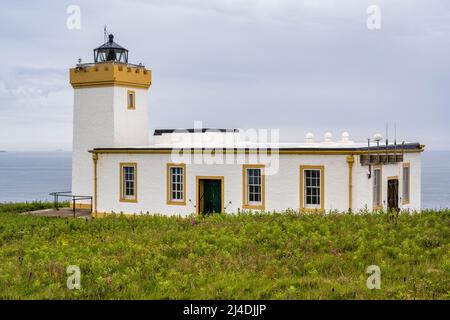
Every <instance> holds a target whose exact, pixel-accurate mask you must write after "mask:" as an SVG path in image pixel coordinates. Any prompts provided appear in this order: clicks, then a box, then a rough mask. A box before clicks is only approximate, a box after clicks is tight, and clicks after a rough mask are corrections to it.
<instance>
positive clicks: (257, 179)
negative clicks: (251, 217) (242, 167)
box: [247, 168, 262, 205]
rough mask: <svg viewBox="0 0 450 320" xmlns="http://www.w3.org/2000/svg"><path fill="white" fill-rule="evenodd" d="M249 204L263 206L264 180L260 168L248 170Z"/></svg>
mask: <svg viewBox="0 0 450 320" xmlns="http://www.w3.org/2000/svg"><path fill="white" fill-rule="evenodd" d="M247 203H248V204H249V205H261V203H262V179H261V169H260V168H248V169H247Z"/></svg>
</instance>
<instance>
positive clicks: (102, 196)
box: [97, 154, 348, 215]
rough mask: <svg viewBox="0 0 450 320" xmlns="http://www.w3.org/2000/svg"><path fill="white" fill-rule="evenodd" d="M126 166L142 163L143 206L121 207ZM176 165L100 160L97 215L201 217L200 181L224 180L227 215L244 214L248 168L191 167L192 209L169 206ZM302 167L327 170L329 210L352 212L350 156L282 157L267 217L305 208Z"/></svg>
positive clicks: (120, 157) (270, 179) (147, 158)
mask: <svg viewBox="0 0 450 320" xmlns="http://www.w3.org/2000/svg"><path fill="white" fill-rule="evenodd" d="M120 162H136V163H137V172H138V174H137V176H138V181H137V184H138V194H137V197H138V201H137V203H128V202H120V201H119V193H120V180H119V179H120V176H119V174H120V173H119V171H120V169H119V168H120ZM171 162H173V161H171V155H170V154H100V155H99V160H98V176H97V181H98V182H97V183H98V185H97V188H98V191H97V192H98V197H97V211H98V212H111V211H114V212H124V213H140V212H143V213H145V212H147V211H148V212H150V213H162V214H181V215H187V214H190V213H193V212H195V211H196V210H195V204H196V190H195V188H196V176H223V177H224V206H225V207H226V209H225V211H226V212H237V211H238V209H242V164H233V165H230V164H214V165H206V164H203V165H192V164H187V165H186V206H179V205H167V204H166V164H167V163H171ZM252 163H254V162H252ZM300 165H324V166H325V177H324V178H325V202H324V204H325V208H326V209H327V210H339V211H346V210H347V209H348V165H347V162H346V156H345V155H342V156H341V155H336V156H335V155H328V156H319V155H280V166H279V171H278V173H277V174H275V175H268V176H266V182H265V186H266V192H265V195H266V201H265V205H266V211H273V210H276V211H281V210H285V209H288V208H291V209H295V210H297V209H298V208H299V205H300V204H299V202H300V200H299V188H300ZM189 200H190V201H189ZM230 201H231V203H229V202H230Z"/></svg>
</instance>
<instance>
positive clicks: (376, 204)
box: [373, 168, 383, 209]
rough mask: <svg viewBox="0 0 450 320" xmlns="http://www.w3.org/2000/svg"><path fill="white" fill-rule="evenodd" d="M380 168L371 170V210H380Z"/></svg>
mask: <svg viewBox="0 0 450 320" xmlns="http://www.w3.org/2000/svg"><path fill="white" fill-rule="evenodd" d="M381 183H382V181H381V168H374V169H373V208H374V209H380V208H381V207H382V206H383V205H382V197H381V195H382V193H381Z"/></svg>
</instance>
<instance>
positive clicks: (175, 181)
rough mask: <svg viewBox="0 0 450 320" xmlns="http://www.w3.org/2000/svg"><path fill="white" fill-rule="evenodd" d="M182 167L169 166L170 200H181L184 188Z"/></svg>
mask: <svg viewBox="0 0 450 320" xmlns="http://www.w3.org/2000/svg"><path fill="white" fill-rule="evenodd" d="M183 180H184V174H183V168H182V167H171V168H170V200H172V201H183V199H184V188H183V183H184V182H183Z"/></svg>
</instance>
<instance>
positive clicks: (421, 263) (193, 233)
mask: <svg viewBox="0 0 450 320" xmlns="http://www.w3.org/2000/svg"><path fill="white" fill-rule="evenodd" d="M29 206H30V204H28V205H20V204H4V205H0V268H1V272H0V298H3V299H41V298H46V299H47V298H49V299H54V298H57V299H119V298H123V299H450V282H449V279H450V250H449V249H450V241H449V239H450V211H448V210H443V211H440V212H423V213H419V214H406V213H405V214H399V215H398V216H397V215H392V214H386V213H372V214H368V213H366V214H358V215H356V214H355V215H353V214H329V215H323V214H295V213H290V212H285V213H271V214H257V215H250V214H240V215H214V216H209V217H204V218H202V217H189V218H179V217H161V216H141V217H133V218H125V217H121V216H116V217H108V218H104V219H94V220H91V221H87V220H84V219H73V218H71V219H63V218H43V217H33V216H21V215H18V214H17V212H20V211H24V209H26V208H28V207H29ZM31 206H34V207H39V205H37V204H34V205H31ZM45 206H48V204H41V205H40V207H45ZM69 265H77V266H79V267H80V270H81V286H82V288H81V289H80V290H69V289H67V286H66V281H67V277H68V275H67V273H66V268H67V267H68V266H69ZM369 265H378V266H379V267H380V269H381V289H379V290H369V289H368V288H367V287H366V279H367V277H368V275H367V274H366V268H367V267H368V266H369Z"/></svg>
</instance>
